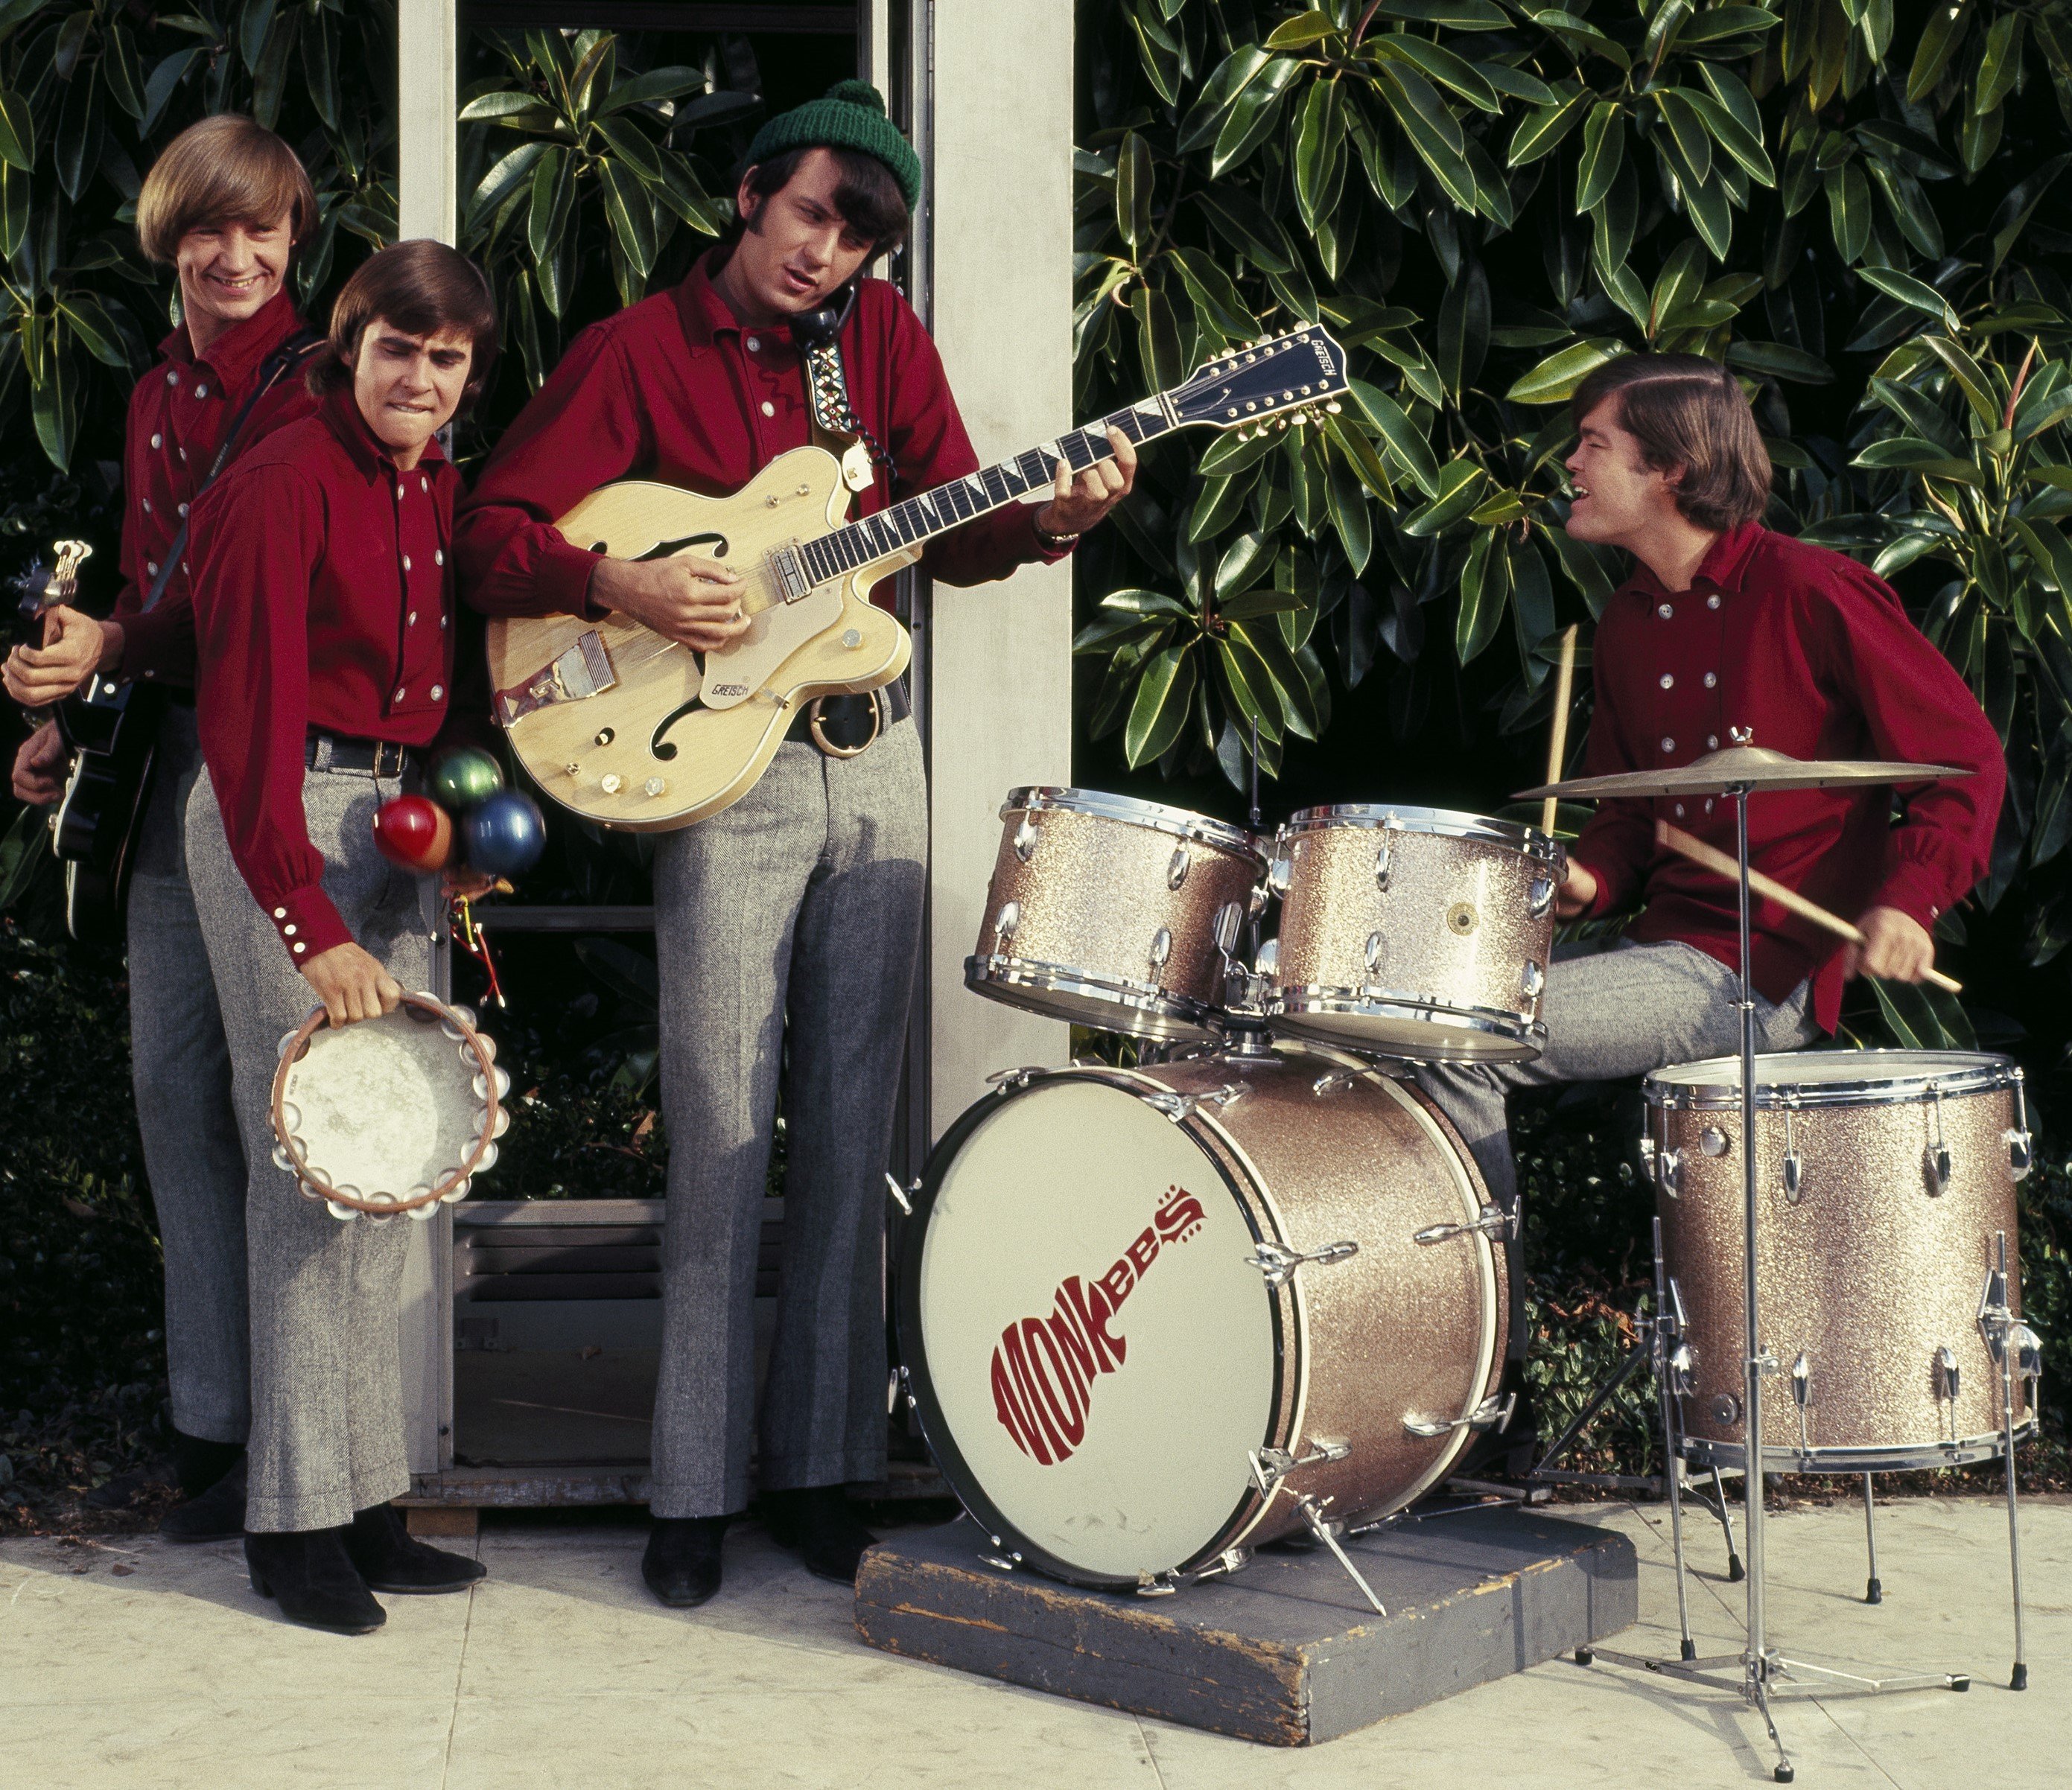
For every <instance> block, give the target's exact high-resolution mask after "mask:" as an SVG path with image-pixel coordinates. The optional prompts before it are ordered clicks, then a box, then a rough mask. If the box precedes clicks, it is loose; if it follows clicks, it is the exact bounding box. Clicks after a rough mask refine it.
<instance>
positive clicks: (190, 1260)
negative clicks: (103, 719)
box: [129, 704, 252, 1442]
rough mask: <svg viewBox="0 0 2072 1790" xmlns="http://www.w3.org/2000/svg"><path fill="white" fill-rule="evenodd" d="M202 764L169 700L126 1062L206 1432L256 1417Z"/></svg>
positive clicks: (178, 1355)
mask: <svg viewBox="0 0 2072 1790" xmlns="http://www.w3.org/2000/svg"><path fill="white" fill-rule="evenodd" d="M201 775H202V762H201V748H200V746H199V744H198V743H197V741H196V740H195V716H194V711H193V710H192V709H191V708H182V707H179V706H178V705H177V704H168V705H167V708H166V717H165V721H164V722H163V724H162V725H161V726H160V728H159V730H158V760H157V774H156V780H155V781H154V784H153V786H152V790H151V798H150V804H149V806H148V807H146V811H145V815H144V827H143V831H142V835H141V836H140V837H139V839H138V847H137V861H136V864H135V867H134V870H133V871H132V872H131V875H130V880H129V1065H130V1075H131V1079H132V1082H133V1085H134V1087H135V1090H136V1094H137V1127H138V1131H139V1133H140V1134H141V1135H142V1139H143V1143H144V1172H145V1174H146V1176H147V1177H148V1179H149V1180H150V1184H151V1201H152V1205H154V1208H155V1209H156V1210H157V1212H158V1239H159V1242H160V1243H161V1244H162V1246H163V1248H164V1251H165V1260H166V1373H167V1377H168V1378H169V1380H170V1382H171V1388H172V1404H173V1423H174V1425H175V1427H176V1428H178V1429H180V1430H182V1431H184V1432H185V1433H186V1434H187V1435H192V1436H199V1437H201V1438H203V1439H205V1440H207V1441H210V1442H242V1441H243V1440H244V1439H245V1432H246V1431H247V1430H248V1429H249V1427H251V1423H252V1395H251V1387H250V1368H249V1361H250V1351H249V1342H248V1340H247V1337H248V1330H247V1323H246V1317H245V1148H244V1145H243V1144H242V1143H241V1142H240V1139H239V1137H238V1132H237V1118H236V1113H235V1112H234V1111H232V1105H231V1078H230V1051H229V1047H228V1045H226V1044H225V1043H224V1036H223V1016H222V1014H221V1013H220V1012H219V1011H218V1009H217V1006H216V979H215V977H214V976H213V975H212V973H211V972H210V968H209V962H208V952H207V950H206V948H205V947H204V946H203V942H202V931H201V920H200V918H199V916H198V915H197V914H196V913H195V898H194V892H193V890H192V889H191V888H190V887H189V885H188V881H187V799H188V797H189V795H190V794H191V793H192V791H193V789H194V786H195V778H197V777H200V776H201Z"/></svg>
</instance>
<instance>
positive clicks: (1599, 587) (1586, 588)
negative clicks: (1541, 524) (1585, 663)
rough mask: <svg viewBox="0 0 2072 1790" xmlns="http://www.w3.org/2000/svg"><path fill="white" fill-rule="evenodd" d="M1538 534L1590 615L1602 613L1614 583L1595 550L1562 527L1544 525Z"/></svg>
mask: <svg viewBox="0 0 2072 1790" xmlns="http://www.w3.org/2000/svg"><path fill="white" fill-rule="evenodd" d="M1542 534H1543V536H1544V539H1545V540H1546V542H1547V544H1548V546H1549V547H1551V548H1553V549H1554V557H1555V558H1556V560H1558V561H1560V566H1561V570H1562V572H1563V573H1564V574H1565V575H1566V577H1567V578H1568V582H1569V583H1570V584H1572V585H1574V586H1575V587H1576V589H1577V590H1578V591H1579V592H1581V593H1582V597H1583V601H1585V603H1587V604H1588V605H1589V610H1590V614H1592V615H1593V616H1600V615H1602V614H1604V612H1605V604H1606V603H1608V602H1609V601H1611V598H1612V593H1613V591H1614V589H1616V588H1617V586H1616V585H1615V584H1614V581H1613V579H1612V577H1611V575H1610V573H1609V572H1608V571H1607V570H1606V569H1605V563H1604V561H1603V560H1601V559H1600V558H1599V557H1598V550H1597V548H1593V547H1591V546H1590V545H1589V544H1587V543H1586V542H1583V541H1580V540H1571V539H1570V538H1569V536H1568V530H1567V529H1565V528H1546V529H1544V530H1543V531H1542Z"/></svg>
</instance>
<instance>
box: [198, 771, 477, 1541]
mask: <svg viewBox="0 0 2072 1790" xmlns="http://www.w3.org/2000/svg"><path fill="white" fill-rule="evenodd" d="M402 792H403V786H402V784H401V782H398V781H397V780H396V779H394V778H381V779H380V780H378V781H377V780H376V778H373V777H372V776H368V775H366V774H362V773H355V772H349V771H336V770H312V771H310V772H308V773H306V774H305V777H304V779H303V783H302V808H303V811H304V813H305V815H306V816H307V819H308V823H309V835H310V844H313V845H315V847H316V848H317V849H318V850H319V851H320V852H323V856H324V865H325V868H324V879H323V884H324V892H325V893H327V894H328V895H329V896H330V897H331V900H332V901H333V902H335V904H336V905H337V907H338V910H339V914H340V915H341V916H342V917H343V919H344V921H345V923H346V925H347V926H350V927H351V928H352V933H353V936H354V938H356V939H357V940H358V941H359V942H360V944H361V945H362V946H364V947H365V948H366V949H367V950H368V951H370V952H372V954H373V955H375V956H376V957H377V958H379V959H380V960H381V962H382V963H383V964H384V966H386V967H387V969H388V971H389V974H390V975H393V976H394V977H395V978H396V979H397V981H398V982H400V983H402V984H403V986H404V987H405V988H408V989H413V990H415V989H421V988H426V987H430V985H431V976H432V948H433V945H432V941H433V927H434V925H435V924H436V922H437V909H436V903H435V899H434V884H433V881H432V879H431V878H430V877H417V876H413V874H411V873H410V872H408V871H406V870H402V869H400V868H397V866H396V865H394V864H390V863H389V860H387V859H386V858H384V857H383V856H381V854H380V852H378V851H376V849H375V845H374V811H375V810H376V808H377V807H380V804H381V803H384V802H385V801H387V800H388V799H389V798H390V797H392V796H395V795H399V794H401V793H402ZM187 864H188V868H189V872H190V875H191V877H192V880H193V885H194V895H195V908H196V910H197V911H198V912H199V914H200V917H201V930H202V936H203V938H204V939H205V941H206V942H207V944H208V960H209V965H210V967H211V968H212V970H213V971H214V972H215V976H216V989H217V991H218V993H219V996H220V999H221V1002H222V1008H223V1028H224V1037H225V1038H226V1039H227V1041H228V1044H229V1047H230V1065H231V1083H232V1096H233V1099H234V1102H235V1105H236V1114H237V1122H238V1126H239V1128H240V1131H242V1132H243V1134H244V1139H245V1160H246V1161H247V1162H248V1163H249V1164H250V1165H251V1172H250V1175H249V1178H248V1181H247V1189H246V1195H245V1245H246V1251H247V1257H246V1259H247V1275H248V1279H249V1287H250V1304H251V1314H252V1433H251V1439H250V1441H249V1444H248V1448H249V1457H250V1463H251V1477H250V1489H249V1492H247V1494H246V1497H245V1527H246V1528H247V1529H253V1530H258V1531H262V1532H266V1531H288V1530H304V1529H328V1528H331V1527H334V1526H335V1525H339V1524H341V1523H345V1522H349V1521H351V1520H352V1514H353V1513H354V1512H355V1511H356V1510H364V1509H367V1508H368V1506H369V1505H376V1504H384V1503H386V1502H387V1501H389V1499H391V1498H393V1497H394V1496H396V1495H397V1493H399V1492H405V1491H407V1490H409V1484H410V1476H409V1468H408V1466H407V1464H406V1460H405V1453H404V1442H403V1374H402V1364H401V1354H400V1346H399V1345H400V1322H399V1319H398V1315H397V1293H398V1289H399V1287H400V1286H401V1281H402V1275H403V1262H404V1258H405V1255H406V1254H408V1252H409V1244H410V1229H411V1222H410V1221H409V1219H407V1218H397V1219H391V1220H389V1221H388V1222H387V1223H385V1224H378V1225H377V1224H374V1223H372V1222H370V1221H368V1220H367V1219H365V1218H358V1219H355V1220H354V1221H352V1222H351V1223H350V1224H343V1223H340V1222H339V1220H337V1219H335V1218H334V1217H331V1214H330V1213H328V1212H327V1210H325V1209H324V1208H323V1206H322V1205H319V1204H318V1203H317V1202H316V1201H313V1200H306V1199H304V1198H303V1197H302V1195H301V1193H299V1192H298V1191H297V1189H296V1186H295V1182H294V1176H290V1175H288V1174H286V1173H284V1172H282V1170H280V1169H278V1168H275V1167H274V1166H273V1143H274V1138H273V1121H272V1116H271V1115H272V1094H273V1071H274V1068H275V1066H276V1065H277V1062H278V1061H279V1055H280V1043H281V1038H282V1034H283V1033H287V1032H291V1031H293V1030H294V1028H295V1027H297V1026H298V1025H299V1024H302V1020H304V1019H305V1018H306V1016H308V1014H309V1012H310V1009H311V1008H313V1007H315V1005H316V996H315V993H314V992H313V991H311V989H310V985H309V983H306V981H304V980H303V979H302V975H301V974H300V972H299V971H297V969H296V968H295V967H294V963H293V962H292V961H291V960H290V958H289V955H288V953H287V952H286V950H283V949H282V945H281V941H280V938H279V936H278V934H276V933H275V931H274V930H273V922H272V921H270V920H269V919H268V918H267V917H266V916H265V914H264V913H261V912H260V910H259V906H258V904H257V902H256V901H253V898H252V893H251V891H250V890H249V889H247V888H246V887H245V879H244V877H242V876H241V875H240V874H239V872H238V869H237V866H236V864H235V863H233V862H232V859H231V856H230V848H229V847H228V844H226V843H225V841H224V834H223V819H222V815H221V814H220V811H218V809H217V807H216V792H215V790H214V789H213V788H212V786H211V785H210V783H209V781H208V778H206V777H204V778H202V779H200V781H199V782H197V783H196V784H195V787H194V794H193V795H192V796H191V798H190V799H189V801H188V803H187Z"/></svg>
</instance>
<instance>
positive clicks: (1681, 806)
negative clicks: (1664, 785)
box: [1676, 802, 1683, 820]
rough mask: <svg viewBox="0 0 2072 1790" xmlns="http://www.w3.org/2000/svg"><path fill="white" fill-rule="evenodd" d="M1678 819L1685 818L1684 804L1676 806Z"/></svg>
mask: <svg viewBox="0 0 2072 1790" xmlns="http://www.w3.org/2000/svg"><path fill="white" fill-rule="evenodd" d="M1676 818H1677V819H1679V820H1681V819H1683V803H1680V802H1679V803H1677V804H1676Z"/></svg>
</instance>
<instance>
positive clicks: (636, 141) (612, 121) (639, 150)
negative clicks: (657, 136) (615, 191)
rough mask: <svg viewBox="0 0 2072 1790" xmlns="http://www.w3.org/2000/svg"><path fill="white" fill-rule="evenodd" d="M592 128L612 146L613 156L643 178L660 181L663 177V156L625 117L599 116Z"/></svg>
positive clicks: (592, 123) (593, 122)
mask: <svg viewBox="0 0 2072 1790" xmlns="http://www.w3.org/2000/svg"><path fill="white" fill-rule="evenodd" d="M590 129H593V130H594V131H595V132H596V133H597V134H598V136H599V137H601V138H603V140H604V141H605V142H606V144H608V145H609V146H611V153H612V154H613V156H614V157H615V158H616V159H617V160H618V161H619V162H622V163H623V164H624V166H626V167H627V168H628V169H630V170H631V171H632V172H633V173H635V174H639V176H640V177H641V178H642V179H646V180H650V181H659V180H660V179H661V178H662V158H661V155H660V153H659V152H658V151H657V150H656V147H655V146H654V144H653V143H652V142H650V141H649V140H648V138H647V137H646V136H645V135H644V134H643V133H642V132H641V131H640V130H639V128H638V127H637V126H635V125H633V124H631V123H630V122H629V121H627V120H626V119H623V118H598V119H595V120H594V121H592V122H591V125H590Z"/></svg>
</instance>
